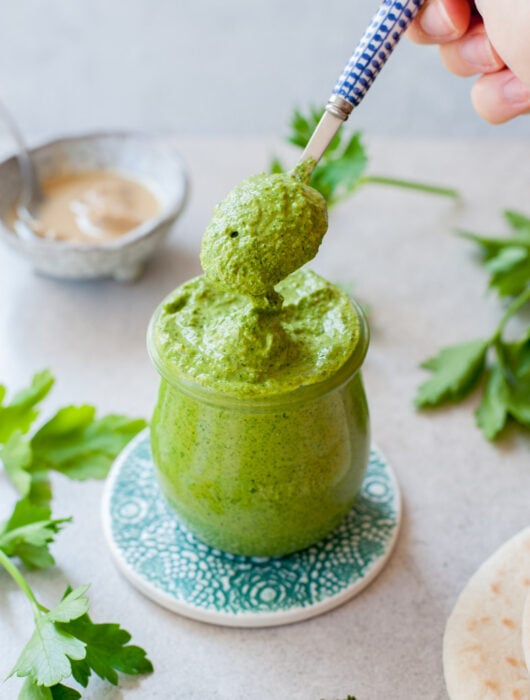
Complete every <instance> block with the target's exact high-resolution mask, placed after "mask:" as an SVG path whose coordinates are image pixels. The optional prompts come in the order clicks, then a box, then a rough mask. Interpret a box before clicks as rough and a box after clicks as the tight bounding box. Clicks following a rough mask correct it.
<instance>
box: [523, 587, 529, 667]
mask: <svg viewBox="0 0 530 700" xmlns="http://www.w3.org/2000/svg"><path fill="white" fill-rule="evenodd" d="M522 636H523V653H524V658H525V661H526V669H527V671H528V673H529V674H530V592H529V593H528V595H527V596H526V603H525V605H524V611H523V635H522Z"/></svg>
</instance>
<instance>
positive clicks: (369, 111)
mask: <svg viewBox="0 0 530 700" xmlns="http://www.w3.org/2000/svg"><path fill="white" fill-rule="evenodd" d="M376 6H377V2H376V1H375V0H324V1H323V0H321V1H320V2H316V1H315V0H267V1H266V2H257V1H256V0H187V1H185V0H46V2H44V1H43V0H17V1H16V2H11V3H5V4H4V8H3V11H2V22H1V23H0V96H1V97H2V98H3V100H4V101H5V102H6V103H7V105H8V106H9V107H11V109H12V111H13V112H14V113H15V115H16V116H17V118H18V119H19V121H20V123H21V125H22V126H23V128H24V130H25V132H26V133H27V134H28V136H29V138H30V139H35V138H42V137H44V136H47V135H50V134H56V133H58V132H63V131H70V132H71V131H78V130H85V129H92V128H104V127H122V126H123V127H133V128H143V129H149V130H171V131H176V132H177V133H184V134H186V133H198V134H209V133H211V134H223V133H246V134H249V133H252V134H261V133H267V134H276V135H279V136H280V135H283V134H285V131H286V123H287V120H288V116H289V114H290V113H291V110H292V108H293V106H295V105H300V106H306V105H307V104H309V103H316V104H318V103H323V102H325V100H326V99H327V96H328V93H329V92H330V90H331V88H332V86H333V84H334V82H335V79H336V78H337V77H338V74H339V73H340V71H341V69H342V67H343V64H344V63H345V62H346V60H347V58H348V57H349V54H350V53H351V51H352V49H353V48H354V45H355V44H356V42H357V40H358V39H359V37H360V35H361V33H362V31H363V29H364V27H365V26H366V24H367V22H368V20H369V19H370V17H371V15H372V13H373V11H374V9H375V8H376ZM470 84H471V82H470V81H467V80H463V79H459V78H456V77H453V76H451V75H449V74H447V73H446V72H445V71H444V69H443V68H442V67H441V65H440V63H439V60H438V55H437V50H436V49H435V48H423V47H417V46H413V45H411V44H409V43H408V42H407V41H403V42H402V44H401V45H400V47H399V48H398V50H397V52H396V54H395V55H394V56H393V57H392V59H391V61H390V63H389V65H388V66H387V67H386V68H385V70H384V72H383V74H382V76H381V77H380V78H379V79H378V81H377V83H376V84H375V86H374V88H373V89H372V91H371V93H370V94H369V96H368V98H367V99H366V100H365V102H364V104H363V105H361V107H360V108H359V110H358V112H357V113H356V115H355V117H354V118H355V124H356V125H358V126H359V127H362V128H363V129H364V130H366V131H367V132H369V133H373V134H384V135H396V136H400V137H401V136H403V137H406V136H410V135H419V136H443V137H457V138H462V137H464V138H468V137H471V138H488V139H489V138H521V137H525V136H526V134H527V133H528V130H529V126H530V117H529V118H528V119H525V118H522V119H519V120H518V121H517V122H516V123H512V124H510V125H506V126H502V127H491V126H489V125H487V124H484V123H482V122H481V120H480V119H479V118H478V117H477V116H475V114H474V112H473V110H472V108H471V105H470V101H469V87H470Z"/></svg>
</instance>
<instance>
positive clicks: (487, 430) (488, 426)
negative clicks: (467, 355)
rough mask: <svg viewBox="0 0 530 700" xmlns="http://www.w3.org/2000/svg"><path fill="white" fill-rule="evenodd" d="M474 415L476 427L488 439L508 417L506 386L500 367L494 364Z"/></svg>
mask: <svg viewBox="0 0 530 700" xmlns="http://www.w3.org/2000/svg"><path fill="white" fill-rule="evenodd" d="M475 417H476V420H477V425H478V427H479V428H480V429H481V430H482V432H483V433H484V435H485V436H486V437H487V438H488V440H493V439H494V438H496V437H497V435H498V434H499V433H500V432H501V430H502V429H503V428H504V426H505V425H506V421H507V419H508V388H507V386H506V382H505V379H504V374H503V371H502V368H501V367H500V366H499V365H495V366H494V367H493V369H492V370H491V372H490V374H489V377H488V383H487V384H486V390H485V392H484V395H483V397H482V401H481V402H480V404H479V406H478V408H477V410H476V412H475Z"/></svg>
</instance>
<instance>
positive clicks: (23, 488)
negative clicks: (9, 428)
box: [0, 430, 33, 496]
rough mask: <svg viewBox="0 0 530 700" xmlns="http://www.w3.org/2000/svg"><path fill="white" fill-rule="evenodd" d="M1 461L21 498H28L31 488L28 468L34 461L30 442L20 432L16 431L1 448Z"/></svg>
mask: <svg viewBox="0 0 530 700" xmlns="http://www.w3.org/2000/svg"><path fill="white" fill-rule="evenodd" d="M0 459H1V460H2V463H3V465H4V469H5V471H6V474H7V476H8V477H9V479H10V480H11V483H12V484H13V486H14V487H15V488H16V490H17V491H18V493H19V494H20V495H21V496H27V495H28V494H29V491H30V488H31V475H30V474H29V473H28V468H29V467H30V465H31V462H32V460H33V455H32V453H31V447H30V444H29V442H28V441H27V440H26V439H25V438H24V436H23V435H22V433H21V432H20V430H17V431H15V432H14V433H13V434H12V435H11V437H10V438H9V439H8V441H7V442H6V444H5V445H2V446H0Z"/></svg>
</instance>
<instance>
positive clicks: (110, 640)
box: [61, 615, 153, 688]
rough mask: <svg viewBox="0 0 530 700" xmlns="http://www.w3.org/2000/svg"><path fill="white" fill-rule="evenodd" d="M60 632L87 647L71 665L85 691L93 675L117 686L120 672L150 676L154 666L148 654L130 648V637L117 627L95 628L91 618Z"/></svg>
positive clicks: (100, 625) (135, 647) (85, 617)
mask: <svg viewBox="0 0 530 700" xmlns="http://www.w3.org/2000/svg"><path fill="white" fill-rule="evenodd" d="M61 629H62V630H63V631H65V632H67V633H68V634H71V635H73V636H75V637H76V638H77V639H80V640H82V641H83V642H84V643H85V644H86V656H85V657H84V658H83V659H81V660H77V661H74V662H72V675H73V676H74V678H75V679H76V681H77V682H78V683H79V684H80V685H82V686H83V687H84V688H86V686H87V685H88V680H89V678H90V674H91V672H92V671H94V673H96V674H97V675H98V676H99V677H100V678H103V679H104V680H107V681H109V683H112V684H113V685H118V674H117V671H121V672H122V673H127V674H129V675H141V674H144V673H151V671H152V670H153V665H152V663H151V662H150V661H149V659H148V658H147V656H146V652H145V651H144V650H143V649H141V648H140V647H138V646H135V645H132V644H128V642H129V641H130V640H131V635H130V634H129V632H127V631H126V630H124V629H122V628H121V627H120V626H119V625H118V624H112V623H110V624H109V623H106V624H95V623H93V622H92V620H91V619H90V617H89V616H88V615H83V616H82V617H79V618H77V619H76V620H73V621H72V622H69V623H68V624H65V625H61Z"/></svg>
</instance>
